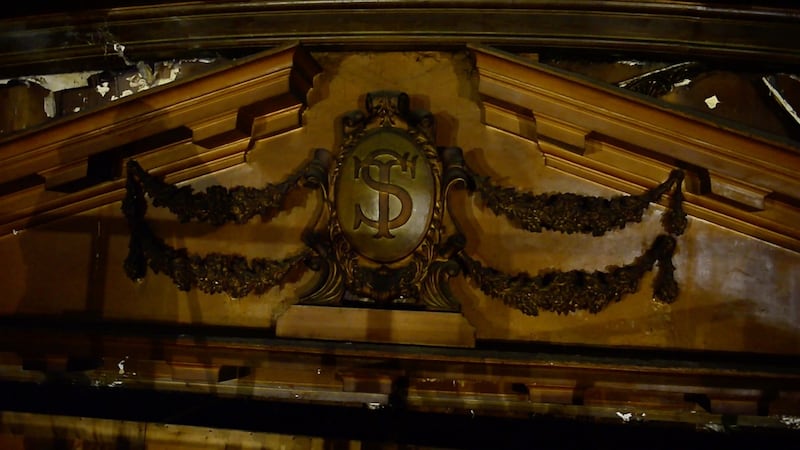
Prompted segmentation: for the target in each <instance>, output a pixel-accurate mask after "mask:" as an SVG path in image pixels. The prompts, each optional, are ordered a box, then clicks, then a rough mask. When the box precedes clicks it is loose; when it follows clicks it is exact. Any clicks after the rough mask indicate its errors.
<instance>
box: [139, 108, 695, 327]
mask: <svg viewBox="0 0 800 450" xmlns="http://www.w3.org/2000/svg"><path fill="white" fill-rule="evenodd" d="M409 103H410V101H409V97H408V96H407V95H406V94H405V93H398V92H375V93H371V94H369V95H368V96H367V99H366V113H364V112H362V111H355V112H352V113H350V114H348V115H346V116H345V117H344V118H343V120H342V124H341V126H342V135H343V143H342V146H341V148H340V150H339V152H338V154H337V155H336V156H335V157H334V156H332V155H331V154H330V153H329V152H328V151H326V150H324V149H318V150H316V151H315V153H314V157H313V159H312V160H311V161H310V162H309V163H308V164H306V165H305V166H304V167H302V168H301V169H299V170H298V171H297V172H295V173H294V174H291V175H290V176H289V177H287V179H286V180H285V181H284V182H282V183H278V184H268V185H266V186H264V187H263V188H251V187H234V188H230V189H227V188H224V187H221V186H212V187H209V188H208V189H206V191H205V192H199V193H195V192H194V191H193V190H192V189H191V188H190V187H180V188H179V187H177V186H174V185H171V184H168V183H165V182H163V181H162V180H160V179H158V178H156V177H153V176H152V175H150V174H149V173H147V172H146V171H145V170H143V169H142V168H141V167H140V166H139V165H138V164H137V163H136V162H135V161H130V162H129V164H128V185H127V196H126V198H125V201H124V202H123V211H124V213H125V215H126V217H127V219H128V223H129V226H130V229H131V239H130V248H129V256H128V258H127V260H126V262H125V270H126V272H127V274H128V276H129V277H131V278H132V279H138V278H142V277H143V276H144V275H145V273H146V269H147V266H149V267H150V268H151V269H152V270H153V271H155V272H160V273H165V274H167V275H168V276H170V277H171V278H172V279H173V281H174V282H175V283H176V284H177V286H178V287H179V288H180V289H183V290H188V289H191V288H198V289H200V290H202V291H204V292H208V293H217V292H227V293H228V294H229V295H231V296H233V297H236V298H238V297H242V296H244V295H247V294H249V293H251V292H254V293H262V292H265V291H266V290H267V289H269V288H271V287H273V286H275V285H276V284H278V283H280V282H281V281H282V280H283V279H284V277H285V276H286V275H287V274H288V273H289V272H290V271H292V270H293V269H295V268H299V267H302V264H301V263H302V262H305V263H306V265H307V266H309V267H311V268H312V269H314V270H317V271H319V272H320V276H319V277H318V279H319V282H318V283H316V285H315V286H313V288H312V289H310V290H309V291H308V292H307V294H305V295H304V296H303V297H302V298H301V299H300V301H301V302H302V303H305V304H317V305H342V304H355V305H360V306H364V305H368V306H381V307H404V308H408V307H412V308H423V309H429V310H445V311H454V310H458V309H459V303H458V302H457V301H456V300H455V299H454V298H453V297H452V295H451V293H450V290H449V288H448V280H449V279H450V278H451V277H453V276H456V275H458V274H459V273H463V274H464V275H465V276H467V277H468V278H470V279H472V280H473V281H474V282H475V283H476V284H477V285H478V287H479V288H480V289H481V290H482V291H483V292H484V293H486V294H487V295H490V296H492V297H495V298H498V299H500V300H501V301H503V302H504V303H505V304H507V305H509V306H512V307H514V308H517V309H519V310H521V311H522V312H523V313H525V314H529V315H537V314H538V313H539V311H540V310H547V311H554V312H557V313H568V312H571V311H575V310H579V309H584V310H588V311H590V312H593V313H594V312H598V311H600V310H601V309H602V308H603V307H605V306H606V305H608V304H609V303H611V302H616V301H619V300H620V299H621V298H622V296H623V295H625V294H628V293H632V292H635V291H637V290H638V288H639V283H640V281H641V279H642V277H643V276H644V274H645V273H646V272H648V271H650V270H651V269H652V268H653V267H654V266H655V265H656V264H657V265H658V273H657V274H656V277H655V279H654V298H655V299H656V300H659V301H663V302H672V301H674V300H675V299H676V298H677V295H678V286H677V283H676V281H675V279H674V267H673V265H672V255H673V253H674V251H675V248H676V236H678V235H680V234H682V233H683V231H684V229H685V227H686V225H687V220H686V215H685V213H684V211H683V209H682V206H681V203H682V200H683V196H682V193H681V189H680V186H681V183H682V180H683V173H682V172H680V171H674V172H673V173H672V174H671V175H670V177H669V178H668V179H667V180H666V181H665V182H664V183H662V184H660V185H658V186H656V187H654V188H652V189H650V190H648V191H647V192H645V193H643V194H641V195H636V196H627V195H621V196H615V197H612V198H602V197H592V196H583V195H577V194H571V193H550V194H533V193H530V192H521V191H518V190H517V189H515V188H513V187H503V186H499V185H496V184H495V183H493V182H492V180H491V179H489V178H488V177H485V176H482V175H480V174H478V173H477V172H476V171H474V170H473V169H471V168H470V167H468V165H467V164H466V163H465V161H464V158H463V155H462V151H461V149H459V148H455V147H451V148H439V149H437V148H436V147H435V146H434V144H433V140H434V118H433V116H432V115H431V114H430V113H429V112H427V111H416V112H412V111H411V110H410V105H409ZM459 183H461V184H463V185H464V186H466V187H467V188H468V190H469V192H470V193H473V194H477V195H479V196H480V198H481V200H482V201H483V203H484V204H485V205H486V207H488V209H489V210H491V211H492V212H493V213H495V214H497V215H502V216H505V217H507V218H508V219H509V221H510V222H511V223H512V224H514V225H515V226H517V227H519V228H521V229H523V230H525V231H528V232H540V231H542V230H554V231H560V232H564V233H591V234H592V235H594V236H602V235H603V234H604V233H606V232H608V231H611V230H613V229H619V228H624V227H625V225H626V224H627V223H632V222H639V221H641V220H642V217H643V212H644V210H645V209H646V208H647V207H648V206H649V205H650V204H651V203H653V202H655V201H658V200H659V199H660V198H661V197H662V196H663V195H664V194H666V193H667V192H670V191H671V199H670V203H669V208H668V209H667V211H665V213H664V214H663V215H662V224H663V227H664V231H665V233H664V234H662V235H660V236H658V237H657V238H656V239H655V240H654V241H653V243H652V245H651V246H650V247H649V248H648V249H647V250H645V251H644V252H643V254H642V255H641V256H640V257H638V258H637V259H636V260H635V261H633V262H631V263H629V264H627V265H623V266H614V267H610V268H608V269H607V270H606V271H593V272H589V271H582V270H569V271H559V270H545V271H542V272H541V273H539V274H537V275H530V274H528V273H525V272H521V273H518V274H506V273H503V272H501V271H498V270H496V269H493V268H491V267H485V266H484V265H483V264H482V263H480V262H479V261H478V260H477V259H475V258H473V257H472V256H470V255H468V254H467V253H466V251H465V243H466V239H468V238H469V237H468V236H464V235H463V233H462V232H461V230H459V229H458V228H457V225H455V227H456V228H455V229H453V230H445V228H444V220H443V219H444V216H443V215H444V214H445V211H447V209H446V207H445V206H446V204H445V202H446V200H447V196H448V191H449V189H450V188H451V187H452V186H454V185H457V184H459ZM299 186H306V187H312V188H316V189H317V190H318V192H320V194H321V197H322V200H323V203H324V205H325V207H324V208H323V211H322V212H321V213H320V215H319V216H318V217H317V218H316V220H315V223H314V224H312V226H311V227H310V229H309V231H308V232H307V233H305V235H304V241H305V243H306V245H307V248H306V249H305V250H303V251H302V252H300V253H299V254H297V255H292V256H288V257H286V258H283V259H277V260H268V259H263V258H255V259H252V260H250V261H248V260H247V259H245V258H244V257H242V256H238V255H224V254H217V253H212V254H209V255H206V256H199V255H194V254H190V253H189V252H188V251H187V250H186V249H174V248H172V247H170V246H169V245H167V244H166V243H165V242H164V241H163V240H161V239H160V238H159V237H158V236H156V235H155V234H154V233H153V231H152V230H151V229H150V227H149V226H148V224H147V223H146V221H145V220H144V216H145V212H146V210H147V201H146V198H145V193H146V194H147V195H149V196H150V197H151V199H152V202H153V205H154V206H163V207H166V208H168V209H169V210H170V211H171V212H173V213H174V214H176V215H177V216H178V218H179V219H180V220H181V221H183V222H185V221H189V220H196V221H202V222H208V223H211V224H213V225H221V224H223V223H226V222H235V223H244V222H246V221H248V220H249V219H250V218H252V217H254V216H256V215H262V216H264V215H266V214H269V213H272V212H274V211H277V210H280V209H281V208H282V202H283V199H284V198H285V196H286V194H287V193H288V192H289V191H290V190H292V189H294V188H296V187H299ZM453 223H454V224H455V222H453Z"/></svg>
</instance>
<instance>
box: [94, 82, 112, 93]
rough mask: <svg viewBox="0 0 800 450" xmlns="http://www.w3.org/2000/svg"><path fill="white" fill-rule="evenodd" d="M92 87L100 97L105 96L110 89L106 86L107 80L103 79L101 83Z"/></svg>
mask: <svg viewBox="0 0 800 450" xmlns="http://www.w3.org/2000/svg"><path fill="white" fill-rule="evenodd" d="M94 89H95V90H96V91H97V93H98V94H100V97H105V96H106V94H108V91H110V90H111V88H110V87H108V81H103V83H102V84H101V85H100V86H97V87H95V88H94Z"/></svg>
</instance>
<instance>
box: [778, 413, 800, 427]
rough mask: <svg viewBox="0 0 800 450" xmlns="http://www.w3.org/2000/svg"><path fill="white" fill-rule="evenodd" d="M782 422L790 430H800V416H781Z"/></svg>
mask: <svg viewBox="0 0 800 450" xmlns="http://www.w3.org/2000/svg"><path fill="white" fill-rule="evenodd" d="M780 421H781V423H782V424H784V425H786V426H787V427H788V428H791V429H793V430H800V417H798V416H781V418H780Z"/></svg>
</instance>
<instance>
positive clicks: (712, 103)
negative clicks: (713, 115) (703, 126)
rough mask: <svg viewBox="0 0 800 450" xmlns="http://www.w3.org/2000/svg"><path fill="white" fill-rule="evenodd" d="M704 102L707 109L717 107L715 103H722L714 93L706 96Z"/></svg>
mask: <svg viewBox="0 0 800 450" xmlns="http://www.w3.org/2000/svg"><path fill="white" fill-rule="evenodd" d="M705 102H706V106H708V109H714V108H716V107H717V105H719V104H720V103H722V102H721V101H719V99H718V98H717V96H716V95H712V96H711V97H708V98H707V99H705Z"/></svg>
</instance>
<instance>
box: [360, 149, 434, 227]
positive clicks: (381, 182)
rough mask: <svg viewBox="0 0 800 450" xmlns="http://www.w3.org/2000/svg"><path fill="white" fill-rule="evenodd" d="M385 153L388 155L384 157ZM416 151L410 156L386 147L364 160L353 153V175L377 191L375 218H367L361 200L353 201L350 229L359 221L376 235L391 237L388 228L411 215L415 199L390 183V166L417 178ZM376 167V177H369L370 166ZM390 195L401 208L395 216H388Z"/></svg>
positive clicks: (399, 225) (401, 222) (400, 222)
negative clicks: (376, 213)
mask: <svg viewBox="0 0 800 450" xmlns="http://www.w3.org/2000/svg"><path fill="white" fill-rule="evenodd" d="M387 157H388V158H387ZM418 157H419V155H415V156H414V157H413V158H410V159H409V153H404V154H403V155H402V156H400V154H399V153H398V152H395V151H393V150H388V149H378V150H375V151H373V152H372V153H370V154H369V155H368V157H367V159H366V160H364V161H361V160H360V159H359V158H358V157H354V158H353V160H354V162H355V164H354V168H355V174H354V179H356V180H358V179H359V177H361V178H363V179H364V183H366V184H367V186H369V187H370V188H372V189H373V190H375V191H378V219H377V220H375V219H370V218H369V217H367V216H366V214H364V211H363V210H362V209H361V204H360V203H356V205H355V207H356V210H355V223H354V224H353V230H357V229H358V228H359V227H360V226H361V224H362V223H364V224H366V225H367V226H369V227H371V228H374V229H376V230H378V232H377V233H375V236H374V237H375V238H376V239H379V238H387V239H393V238H394V235H393V234H392V233H391V230H393V229H395V228H399V227H402V226H403V225H405V224H406V223H407V222H408V219H410V218H411V212H412V211H413V210H414V201H413V200H412V198H411V195H410V194H409V193H408V191H407V190H405V189H403V188H402V187H400V186H398V185H395V184H391V176H392V167H396V166H399V167H400V170H401V171H402V172H403V173H406V172H408V173H409V176H410V177H411V179H414V178H416V167H417V158H418ZM376 166H377V167H378V179H377V180H376V179H374V178H372V175H371V173H370V168H371V167H376ZM390 195H392V196H394V197H396V198H397V200H399V202H400V212H399V213H398V214H397V215H396V216H395V217H394V218H391V219H390V218H389V215H390V211H389V206H390V205H389V196H390Z"/></svg>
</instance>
